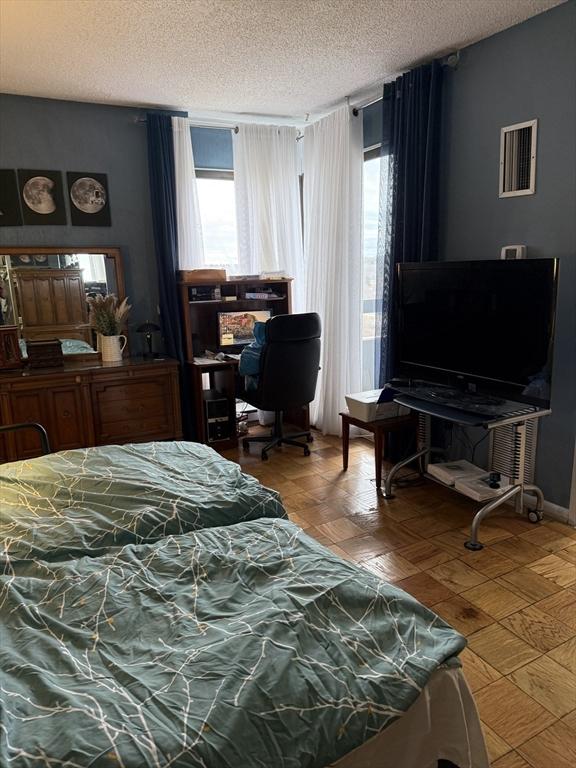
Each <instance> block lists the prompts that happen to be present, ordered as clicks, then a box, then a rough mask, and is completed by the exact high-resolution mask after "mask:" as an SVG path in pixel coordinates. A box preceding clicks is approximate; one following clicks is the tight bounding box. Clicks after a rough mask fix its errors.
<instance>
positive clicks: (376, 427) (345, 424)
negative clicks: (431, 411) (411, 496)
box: [340, 411, 418, 490]
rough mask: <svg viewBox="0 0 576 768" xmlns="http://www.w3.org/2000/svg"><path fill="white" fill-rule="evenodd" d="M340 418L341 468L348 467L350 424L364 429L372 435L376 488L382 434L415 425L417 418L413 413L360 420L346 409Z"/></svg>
mask: <svg viewBox="0 0 576 768" xmlns="http://www.w3.org/2000/svg"><path fill="white" fill-rule="evenodd" d="M340 416H341V418H342V468H343V470H344V471H346V470H347V469H348V448H349V446H350V425H351V424H352V425H353V426H355V427H360V429H365V430H366V431H367V432H372V434H373V435H374V465H375V469H376V488H377V490H379V489H380V487H381V486H382V456H383V452H384V436H385V434H386V433H387V432H396V431H397V430H400V429H406V428H407V427H408V426H412V427H415V426H416V424H417V423H418V420H417V419H416V418H414V415H413V414H409V415H407V416H393V417H392V418H389V419H375V420H374V421H362V420H361V419H356V418H355V417H354V416H350V414H349V413H348V411H342V412H341V413H340Z"/></svg>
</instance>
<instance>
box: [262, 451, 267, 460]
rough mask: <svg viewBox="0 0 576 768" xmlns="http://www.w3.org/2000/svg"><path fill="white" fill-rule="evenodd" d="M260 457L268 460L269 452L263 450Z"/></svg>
mask: <svg viewBox="0 0 576 768" xmlns="http://www.w3.org/2000/svg"><path fill="white" fill-rule="evenodd" d="M260 457H261V458H262V461H268V454H267V453H266V451H262V453H261V454H260Z"/></svg>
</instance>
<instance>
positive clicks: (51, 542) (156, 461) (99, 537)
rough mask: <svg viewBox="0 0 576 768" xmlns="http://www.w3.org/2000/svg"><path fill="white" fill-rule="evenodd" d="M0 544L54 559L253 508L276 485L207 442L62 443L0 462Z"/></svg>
mask: <svg viewBox="0 0 576 768" xmlns="http://www.w3.org/2000/svg"><path fill="white" fill-rule="evenodd" d="M0 514H1V524H2V528H1V531H0V551H1V550H2V549H4V551H5V553H6V554H9V556H10V558H11V559H12V560H14V559H22V558H41V559H44V560H46V559H49V560H61V559H65V558H68V557H81V556H82V555H91V556H95V555H98V554H103V553H105V552H107V551H108V550H109V548H110V547H117V546H123V545H125V544H131V543H135V544H137V543H146V542H152V541H157V540H159V539H162V538H163V537H165V536H168V535H171V534H181V533H187V532H188V531H197V530H200V529H202V528H207V527H213V526H221V525H228V524H230V523H238V522H242V521H244V520H255V519H257V518H261V517H280V518H285V517H286V512H285V510H284V507H283V506H282V503H281V501H280V496H279V494H278V493H277V492H276V491H272V490H270V489H268V488H265V487H264V486H262V485H261V484H260V483H259V482H258V481H257V480H256V479H255V478H253V477H250V476H249V475H246V474H244V473H243V472H242V471H241V469H240V467H239V466H238V464H235V463H234V462H232V461H227V460H226V459H223V458H222V457H221V456H220V455H219V454H217V453H216V451H214V450H212V448H209V447H208V446H206V445H200V444H198V443H189V442H165V443H161V442H155V443H141V444H138V445H124V446H116V445H112V446H105V447H101V448H83V449H77V450H72V451H62V452H60V453H54V454H51V455H48V456H42V457H40V458H36V459H31V460H29V461H16V462H13V463H10V464H2V465H0Z"/></svg>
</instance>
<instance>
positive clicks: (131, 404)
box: [100, 396, 166, 424]
mask: <svg viewBox="0 0 576 768" xmlns="http://www.w3.org/2000/svg"><path fill="white" fill-rule="evenodd" d="M151 413H153V414H159V415H160V414H162V415H163V414H165V413H166V404H165V401H164V400H163V399H162V398H160V397H156V396H151V397H136V398H131V397H129V398H126V400H104V401H103V402H101V403H100V419H101V421H102V424H109V423H114V422H116V421H126V420H129V419H140V418H142V417H143V416H147V415H149V414H151Z"/></svg>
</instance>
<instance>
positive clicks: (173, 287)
mask: <svg viewBox="0 0 576 768" xmlns="http://www.w3.org/2000/svg"><path fill="white" fill-rule="evenodd" d="M146 127H147V133H148V174H149V177H150V198H151V203H152V225H153V230H154V246H155V250H156V265H157V269H158V292H159V299H160V317H161V323H162V332H163V336H164V344H165V348H166V353H167V354H168V355H169V356H170V357H173V358H175V359H176V360H178V362H179V363H180V394H181V404H182V424H183V429H184V436H185V437H186V438H188V439H194V438H195V436H196V429H195V424H194V423H193V416H192V413H193V411H192V408H191V403H190V399H191V398H190V396H189V395H190V392H191V389H190V386H189V380H188V379H189V376H188V370H187V366H186V355H185V352H184V344H183V339H182V326H181V322H180V316H181V315H180V306H179V299H178V283H177V273H178V228H177V224H176V222H177V218H176V178H175V172H174V142H173V138H172V118H171V117H170V116H169V115H164V114H155V113H148V115H147V118H146Z"/></svg>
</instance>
